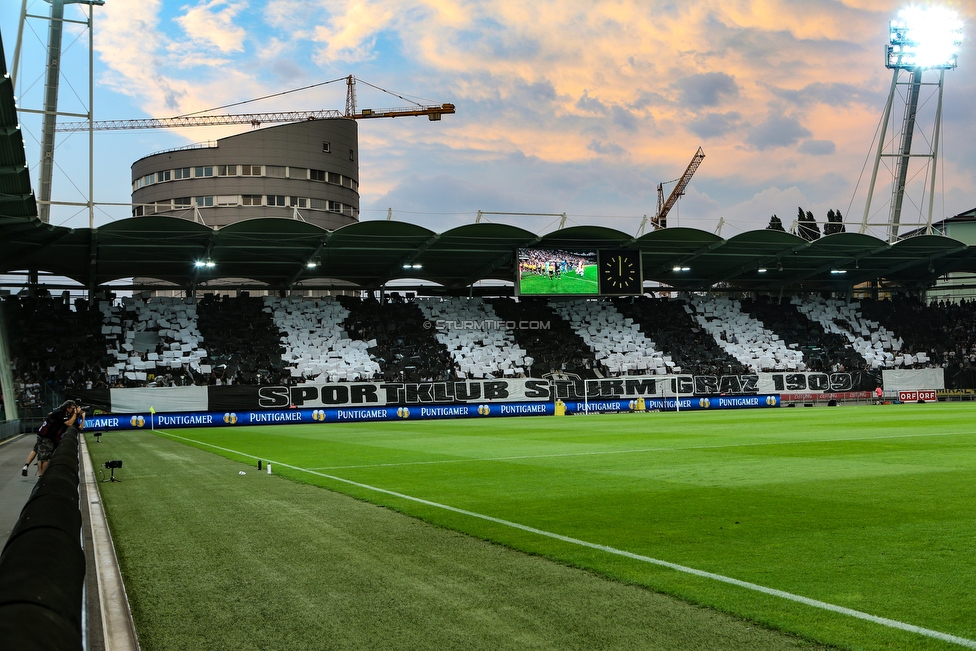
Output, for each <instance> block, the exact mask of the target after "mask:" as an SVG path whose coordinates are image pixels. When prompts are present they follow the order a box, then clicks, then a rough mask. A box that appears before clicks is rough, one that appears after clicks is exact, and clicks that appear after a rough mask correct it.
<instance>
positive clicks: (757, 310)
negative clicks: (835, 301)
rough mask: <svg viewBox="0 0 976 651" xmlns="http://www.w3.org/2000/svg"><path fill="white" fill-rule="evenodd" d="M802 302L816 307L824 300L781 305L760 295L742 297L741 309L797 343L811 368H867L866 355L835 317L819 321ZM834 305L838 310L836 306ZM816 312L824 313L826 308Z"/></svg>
mask: <svg viewBox="0 0 976 651" xmlns="http://www.w3.org/2000/svg"><path fill="white" fill-rule="evenodd" d="M820 300H821V301H823V299H820ZM801 305H802V306H805V307H806V306H808V307H810V308H813V307H814V306H820V305H823V303H822V302H810V301H807V302H801V301H800V299H799V298H797V299H796V300H795V302H790V303H784V304H780V303H779V301H778V300H775V299H772V298H769V297H761V298H757V299H749V300H743V301H742V310H743V311H744V312H747V313H749V314H750V315H751V316H752V317H754V318H755V319H757V320H759V321H761V322H762V324H763V326H764V327H766V328H769V329H770V330H772V331H774V332H775V333H777V335H779V337H780V338H782V340H783V341H784V342H786V343H787V345H791V344H796V345H797V347H798V349H799V350H800V351H801V352H802V353H803V361H804V363H805V364H806V367H807V370H809V371H820V372H823V373H829V372H837V371H846V370H855V369H862V368H864V367H865V364H866V363H867V362H866V361H865V358H864V357H862V356H861V355H860V354H859V353H858V352H857V351H856V350H855V349H854V347H853V346H851V344H850V342H848V340H847V339H846V338H845V337H844V336H843V335H842V331H841V330H840V328H839V327H838V326H837V325H836V324H835V323H834V322H833V321H832V320H829V319H824V320H818V319H816V318H815V317H813V316H811V312H807V313H803V312H801V311H800V309H799V308H800V306H801ZM831 307H833V308H834V309H837V306H834V305H831ZM817 313H818V314H823V311H822V310H821V311H819V312H817ZM828 324H830V325H832V326H833V328H832V329H831V328H830V327H829V325H828Z"/></svg>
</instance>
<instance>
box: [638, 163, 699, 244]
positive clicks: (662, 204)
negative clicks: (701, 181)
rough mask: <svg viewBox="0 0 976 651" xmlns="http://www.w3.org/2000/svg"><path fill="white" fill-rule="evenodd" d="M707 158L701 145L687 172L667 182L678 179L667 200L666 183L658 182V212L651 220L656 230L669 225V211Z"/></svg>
mask: <svg viewBox="0 0 976 651" xmlns="http://www.w3.org/2000/svg"><path fill="white" fill-rule="evenodd" d="M704 158H705V152H704V151H702V148H701V147H699V148H698V151H696V152H695V155H694V156H692V158H691V162H690V163H688V167H687V169H685V173H684V174H682V175H681V176H680V177H679V178H677V179H674V181H667V183H674V182H675V181H677V185H675V186H674V189H673V190H671V194H670V195H668V198H667V200H666V201H665V199H664V183H658V184H657V214H656V215H655V216H654V219H652V220H651V224H652V225H653V226H654V230H658V229H660V228H667V227H668V213H669V212H671V209H672V208H674V204H676V203H677V202H678V199H679V198H680V197H681V196H683V195H684V193H685V188H687V187H688V184H689V183H690V182H691V177H692V176H694V175H695V172H697V171H698V167H699V166H700V165H701V162H702V160H703V159H704Z"/></svg>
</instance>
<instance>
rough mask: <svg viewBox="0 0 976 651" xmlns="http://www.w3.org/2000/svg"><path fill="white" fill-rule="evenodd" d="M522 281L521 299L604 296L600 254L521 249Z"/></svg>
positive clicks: (519, 251) (520, 272)
mask: <svg viewBox="0 0 976 651" xmlns="http://www.w3.org/2000/svg"><path fill="white" fill-rule="evenodd" d="M517 273H518V278H517V279H516V282H515V286H516V287H518V293H519V294H520V295H521V296H551V295H558V294H563V295H575V296H595V295H597V294H599V293H600V283H599V280H598V278H597V275H598V274H597V252H596V251H567V250H563V249H518V269H517Z"/></svg>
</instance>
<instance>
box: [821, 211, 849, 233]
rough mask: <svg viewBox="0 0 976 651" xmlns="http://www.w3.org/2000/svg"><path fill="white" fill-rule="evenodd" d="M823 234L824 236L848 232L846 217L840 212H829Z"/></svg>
mask: <svg viewBox="0 0 976 651" xmlns="http://www.w3.org/2000/svg"><path fill="white" fill-rule="evenodd" d="M823 232H824V235H833V234H834V233H846V232H847V228H846V227H845V226H844V216H843V215H842V214H841V212H840V211H839V210H828V211H827V223H826V224H824V230H823Z"/></svg>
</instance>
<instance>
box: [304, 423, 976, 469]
mask: <svg viewBox="0 0 976 651" xmlns="http://www.w3.org/2000/svg"><path fill="white" fill-rule="evenodd" d="M967 433H968V432H938V433H935V434H892V435H890V436H855V437H849V438H839V439H810V440H806V441H763V442H755V443H730V444H728V445H687V446H682V447H676V448H632V449H627V450H593V451H589V452H560V453H558V454H523V455H518V456H509V457H468V458H464V459H435V460H431V461H402V462H399V463H368V464H362V465H356V466H316V467H315V468H306V469H305V470H350V469H355V468H397V467H400V466H424V465H435V464H442V463H472V462H476V461H519V460H524V459H558V458H563V457H588V456H595V455H605V454H641V453H644V452H676V451H679V450H721V449H724V448H747V447H757V446H764V445H804V444H807V443H840V442H843V441H883V440H887V439H904V438H928V437H933V436H956V435H961V434H967Z"/></svg>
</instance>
